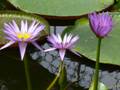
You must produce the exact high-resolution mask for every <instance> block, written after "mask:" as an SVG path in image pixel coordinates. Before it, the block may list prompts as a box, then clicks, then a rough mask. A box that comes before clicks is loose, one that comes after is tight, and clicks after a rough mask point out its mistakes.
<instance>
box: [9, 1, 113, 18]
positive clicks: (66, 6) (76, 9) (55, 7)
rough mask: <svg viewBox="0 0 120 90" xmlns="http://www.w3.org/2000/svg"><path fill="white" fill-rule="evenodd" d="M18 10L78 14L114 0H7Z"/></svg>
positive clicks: (52, 13)
mask: <svg viewBox="0 0 120 90" xmlns="http://www.w3.org/2000/svg"><path fill="white" fill-rule="evenodd" d="M8 1H9V2H10V3H11V4H13V5H14V6H15V7H17V8H19V9H20V10H23V11H26V12H30V13H37V14H41V15H51V16H80V15H83V14H87V13H89V12H93V11H101V10H103V9H105V8H107V7H109V6H110V5H112V4H113V3H114V0H87V1H86V0H75V1H73V0H8Z"/></svg>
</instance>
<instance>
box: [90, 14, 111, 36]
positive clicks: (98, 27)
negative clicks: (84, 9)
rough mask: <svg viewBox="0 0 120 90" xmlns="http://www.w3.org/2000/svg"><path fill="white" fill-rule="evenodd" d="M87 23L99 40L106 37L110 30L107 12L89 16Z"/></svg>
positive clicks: (109, 19) (109, 17)
mask: <svg viewBox="0 0 120 90" xmlns="http://www.w3.org/2000/svg"><path fill="white" fill-rule="evenodd" d="M89 21H90V26H91V28H92V31H93V32H94V33H95V35H96V36H97V37H99V38H103V37H105V36H107V35H108V33H109V32H110V31H111V30H112V26H113V22H112V16H110V15H109V14H108V12H103V13H99V14H96V13H92V14H89Z"/></svg>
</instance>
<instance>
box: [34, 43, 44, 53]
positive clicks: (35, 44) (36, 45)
mask: <svg viewBox="0 0 120 90" xmlns="http://www.w3.org/2000/svg"><path fill="white" fill-rule="evenodd" d="M32 44H33V45H34V46H35V47H36V48H38V49H39V50H41V51H43V49H42V48H41V47H40V46H39V45H38V44H37V43H36V42H32Z"/></svg>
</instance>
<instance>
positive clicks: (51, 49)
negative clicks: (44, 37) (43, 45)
mask: <svg viewBox="0 0 120 90" xmlns="http://www.w3.org/2000/svg"><path fill="white" fill-rule="evenodd" d="M55 49H56V48H49V49H46V50H44V52H48V51H53V50H55Z"/></svg>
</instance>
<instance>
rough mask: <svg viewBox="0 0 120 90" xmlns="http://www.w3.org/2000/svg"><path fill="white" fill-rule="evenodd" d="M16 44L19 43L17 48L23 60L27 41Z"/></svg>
mask: <svg viewBox="0 0 120 90" xmlns="http://www.w3.org/2000/svg"><path fill="white" fill-rule="evenodd" d="M18 44H19V50H20V55H21V60H23V58H24V55H25V51H26V47H27V43H24V42H19V43H18Z"/></svg>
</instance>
